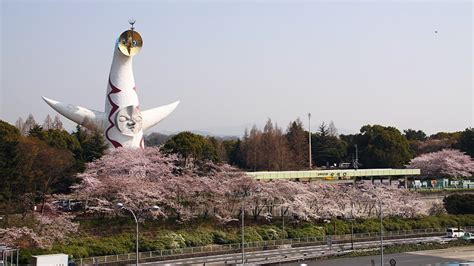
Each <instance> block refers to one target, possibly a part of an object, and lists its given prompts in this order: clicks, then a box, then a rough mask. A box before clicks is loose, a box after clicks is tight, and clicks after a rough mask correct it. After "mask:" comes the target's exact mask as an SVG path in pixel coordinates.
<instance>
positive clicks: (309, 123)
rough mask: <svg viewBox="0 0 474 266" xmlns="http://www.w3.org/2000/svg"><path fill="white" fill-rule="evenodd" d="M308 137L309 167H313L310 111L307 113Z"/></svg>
mask: <svg viewBox="0 0 474 266" xmlns="http://www.w3.org/2000/svg"><path fill="white" fill-rule="evenodd" d="M308 139H309V145H308V149H309V169H311V168H312V167H313V165H312V160H311V159H312V158H311V113H308Z"/></svg>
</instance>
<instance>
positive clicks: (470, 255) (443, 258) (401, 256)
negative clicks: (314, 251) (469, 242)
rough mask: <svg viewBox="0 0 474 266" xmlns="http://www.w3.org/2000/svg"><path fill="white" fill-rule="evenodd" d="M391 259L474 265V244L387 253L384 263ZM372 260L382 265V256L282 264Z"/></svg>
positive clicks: (412, 265)
mask: <svg viewBox="0 0 474 266" xmlns="http://www.w3.org/2000/svg"><path fill="white" fill-rule="evenodd" d="M390 259H395V260H396V262H397V264H396V266H428V265H430V266H435V265H436V266H448V265H450V266H454V265H459V263H461V262H472V264H466V265H471V266H472V265H474V246H468V247H456V248H447V249H435V250H424V251H416V252H406V253H398V254H387V255H385V257H384V261H385V263H384V265H390V263H389V261H390ZM371 261H374V263H375V265H376V266H378V265H380V256H365V257H357V258H344V259H332V260H313V261H308V260H306V261H302V262H299V263H296V262H294V263H285V264H282V265H285V266H299V265H301V264H302V263H304V264H307V265H308V266H322V265H324V266H346V265H351V266H371V265H372V263H371Z"/></svg>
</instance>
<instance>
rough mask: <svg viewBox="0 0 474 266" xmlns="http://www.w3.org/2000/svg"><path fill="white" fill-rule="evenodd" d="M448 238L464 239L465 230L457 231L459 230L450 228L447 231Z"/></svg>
mask: <svg viewBox="0 0 474 266" xmlns="http://www.w3.org/2000/svg"><path fill="white" fill-rule="evenodd" d="M446 236H447V237H463V236H464V230H462V229H457V228H448V229H446Z"/></svg>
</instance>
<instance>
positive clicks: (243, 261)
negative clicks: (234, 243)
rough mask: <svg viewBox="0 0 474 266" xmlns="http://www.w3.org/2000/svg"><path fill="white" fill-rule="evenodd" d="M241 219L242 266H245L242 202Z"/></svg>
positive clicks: (243, 210)
mask: <svg viewBox="0 0 474 266" xmlns="http://www.w3.org/2000/svg"><path fill="white" fill-rule="evenodd" d="M240 215H241V219H242V244H241V245H242V265H245V247H244V243H245V242H244V241H245V236H244V219H245V208H244V201H242V211H241V214H240Z"/></svg>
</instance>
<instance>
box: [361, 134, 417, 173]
mask: <svg viewBox="0 0 474 266" xmlns="http://www.w3.org/2000/svg"><path fill="white" fill-rule="evenodd" d="M356 143H357V145H358V147H359V161H360V162H361V163H362V165H363V167H365V168H377V167H393V168H401V167H403V166H405V165H406V164H407V163H408V162H409V161H410V159H411V158H412V154H411V152H410V149H409V146H408V141H407V139H406V138H405V136H403V135H402V134H401V133H400V131H399V130H398V129H396V128H394V127H385V126H380V125H373V126H371V125H366V126H363V127H362V128H361V129H360V134H358V135H357V136H356Z"/></svg>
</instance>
